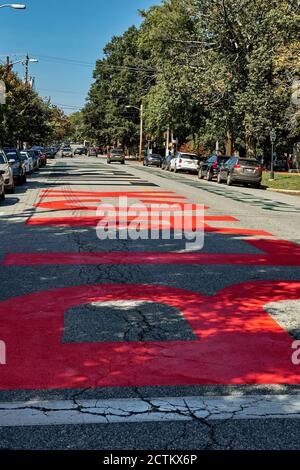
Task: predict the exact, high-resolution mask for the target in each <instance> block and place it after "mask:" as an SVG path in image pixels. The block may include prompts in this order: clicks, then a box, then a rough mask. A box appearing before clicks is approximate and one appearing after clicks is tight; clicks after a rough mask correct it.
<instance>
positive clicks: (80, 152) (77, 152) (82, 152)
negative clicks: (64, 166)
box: [73, 147, 86, 156]
mask: <svg viewBox="0 0 300 470" xmlns="http://www.w3.org/2000/svg"><path fill="white" fill-rule="evenodd" d="M73 155H74V156H75V155H86V149H85V148H84V147H77V148H76V149H75V150H74V152H73Z"/></svg>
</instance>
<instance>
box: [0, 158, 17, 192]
mask: <svg viewBox="0 0 300 470" xmlns="http://www.w3.org/2000/svg"><path fill="white" fill-rule="evenodd" d="M0 171H3V172H4V173H3V175H2V176H3V180H4V188H5V192H6V193H14V191H15V183H14V175H13V171H12V168H11V166H10V164H9V163H8V160H7V158H6V155H5V153H4V152H2V151H0Z"/></svg>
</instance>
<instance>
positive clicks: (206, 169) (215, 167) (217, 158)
mask: <svg viewBox="0 0 300 470" xmlns="http://www.w3.org/2000/svg"><path fill="white" fill-rule="evenodd" d="M230 158H231V157H228V156H226V155H212V156H210V157H208V158H207V159H206V160H204V161H203V162H200V164H199V173H198V175H199V179H203V178H205V179H206V180H207V181H211V180H212V179H213V178H216V177H217V176H218V173H219V170H220V167H221V166H222V165H223V164H224V163H226V162H227V161H228V160H229V159H230Z"/></svg>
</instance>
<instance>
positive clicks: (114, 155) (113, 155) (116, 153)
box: [107, 149, 125, 165]
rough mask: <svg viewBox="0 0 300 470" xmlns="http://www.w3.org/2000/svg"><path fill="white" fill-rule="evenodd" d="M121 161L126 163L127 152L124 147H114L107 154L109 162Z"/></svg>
mask: <svg viewBox="0 0 300 470" xmlns="http://www.w3.org/2000/svg"><path fill="white" fill-rule="evenodd" d="M112 162H120V163H122V165H125V153H124V151H123V150H122V149H112V150H111V151H110V152H109V154H108V155H107V163H109V164H110V163H112Z"/></svg>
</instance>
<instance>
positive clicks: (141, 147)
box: [139, 103, 144, 163]
mask: <svg viewBox="0 0 300 470" xmlns="http://www.w3.org/2000/svg"><path fill="white" fill-rule="evenodd" d="M143 111H144V108H143V103H142V104H141V108H140V118H141V124H140V151H139V159H140V163H141V162H142V160H143V127H144V116H143Z"/></svg>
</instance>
